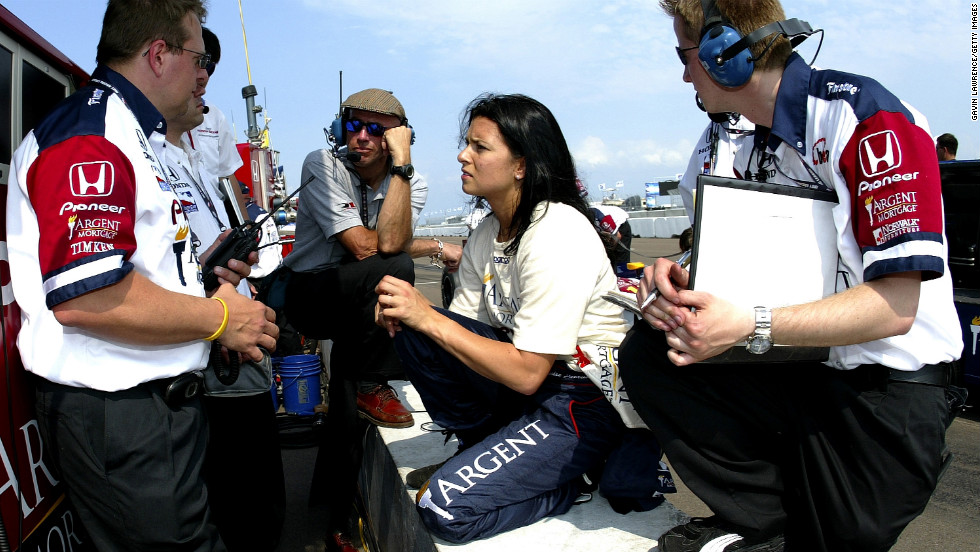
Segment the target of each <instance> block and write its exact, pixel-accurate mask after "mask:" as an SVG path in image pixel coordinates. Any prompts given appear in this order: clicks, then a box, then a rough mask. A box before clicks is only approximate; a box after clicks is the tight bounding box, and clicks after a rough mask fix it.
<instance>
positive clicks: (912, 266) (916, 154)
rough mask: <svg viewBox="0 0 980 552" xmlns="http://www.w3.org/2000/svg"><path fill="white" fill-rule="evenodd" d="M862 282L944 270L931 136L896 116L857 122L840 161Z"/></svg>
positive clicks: (939, 198) (927, 276)
mask: <svg viewBox="0 0 980 552" xmlns="http://www.w3.org/2000/svg"><path fill="white" fill-rule="evenodd" d="M839 169H840V171H841V174H842V175H843V176H844V180H845V181H846V182H847V185H848V187H849V189H850V194H851V199H852V209H853V212H852V221H853V232H854V236H855V239H856V240H857V243H858V246H859V247H860V248H861V254H862V259H863V268H864V280H865V281H870V280H873V279H875V278H879V277H881V276H885V275H887V274H895V273H901V272H910V271H921V272H922V279H923V280H930V279H934V278H938V277H939V276H941V275H942V274H943V271H944V268H943V267H944V264H945V263H944V260H945V247H946V246H945V244H944V243H943V208H942V189H941V185H940V178H939V165H938V162H937V160H936V153H935V146H934V144H933V142H932V138H930V137H929V135H928V134H927V133H926V132H925V131H924V130H923V129H921V128H920V127H918V126H916V125H915V124H913V123H912V122H910V121H909V119H908V118H907V117H906V116H905V115H903V114H901V113H892V112H886V111H879V112H878V113H876V114H874V115H872V116H871V117H869V118H867V119H865V120H864V121H862V122H860V123H858V125H857V128H856V129H855V132H854V134H853V136H852V137H851V139H850V140H849V141H848V142H847V144H846V145H845V147H844V150H843V152H842V155H841V158H840V166H839Z"/></svg>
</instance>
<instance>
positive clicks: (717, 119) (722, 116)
mask: <svg viewBox="0 0 980 552" xmlns="http://www.w3.org/2000/svg"><path fill="white" fill-rule="evenodd" d="M694 103H696V104H698V109H700V110H701V111H704V112H705V113H707V114H708V118H709V119H711V122H713V123H718V124H719V125H720V124H722V123H727V122H729V121H731V120H732V115H733V114H732V113H727V112H724V111H723V112H721V113H711V112H709V111H708V110H707V109H706V108H705V107H704V102H702V101H701V96H699V95H698V93H697V92H695V93H694Z"/></svg>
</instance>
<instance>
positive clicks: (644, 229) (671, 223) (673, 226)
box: [414, 213, 691, 238]
mask: <svg viewBox="0 0 980 552" xmlns="http://www.w3.org/2000/svg"><path fill="white" fill-rule="evenodd" d="M642 214H644V215H645V214H646V213H642ZM629 221H630V228H632V229H633V235H634V236H636V237H638V238H673V237H677V236H679V235H680V234H681V232H683V231H684V229H685V228H687V227H688V226H690V225H691V223H690V221H688V219H687V215H684V216H670V217H659V216H634V214H633V213H630V219H629ZM468 234H469V228H467V226H466V225H465V224H437V225H433V226H418V227H416V228H415V234H414V235H415V237H416V238H428V237H431V236H464V237H465V236H467V235H468Z"/></svg>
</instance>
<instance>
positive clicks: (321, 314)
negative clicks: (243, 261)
mask: <svg viewBox="0 0 980 552" xmlns="http://www.w3.org/2000/svg"><path fill="white" fill-rule="evenodd" d="M339 123H340V125H341V127H340V128H341V129H340V130H339V135H335V136H334V137H333V138H334V140H336V141H337V145H338V146H342V147H339V148H337V149H338V150H339V151H341V152H344V153H337V152H335V151H331V150H329V149H320V150H317V151H314V152H312V153H310V154H309V155H308V156H307V157H306V160H305V161H304V163H303V171H302V174H301V178H300V181H301V185H305V186H306V187H305V188H304V189H303V192H302V193H301V195H300V201H299V212H298V213H297V219H296V243H295V245H294V247H293V251H292V252H291V253H290V254H289V255H288V256H287V257H286V259H285V261H284V264H285V265H286V266H287V267H288V268H289V269H291V270H292V271H293V274H292V276H291V279H290V283H289V285H288V287H287V292H286V302H285V314H286V318H287V319H288V321H289V322H290V323H291V324H292V325H293V326H294V327H295V328H296V330H297V331H299V333H301V334H303V335H305V336H306V337H308V338H314V339H331V340H333V345H332V350H331V353H330V385H329V406H330V408H329V410H328V413H327V423H326V426H327V427H326V430H325V431H324V433H323V435H324V441H323V442H322V443H321V446H320V454H319V455H318V457H317V464H316V469H315V471H314V476H313V488H312V490H311V501H313V502H322V501H323V500H324V499H325V498H327V497H329V503H330V507H331V523H330V525H331V527H330V528H331V531H332V532H333V534H334V535H333V537H331V540H332V541H333V542H334V544H337V543H341V542H346V541H344V539H346V538H347V537H346V536H345V533H346V522H347V518H348V513H349V511H350V510H349V508H350V505H351V502H352V498H353V494H354V482H355V479H356V474H357V469H358V466H359V465H360V449H359V447H360V439H361V435H363V429H362V428H359V426H360V424H359V423H358V422H357V420H358V417H360V418H363V419H366V420H367V421H369V422H371V423H373V424H377V425H380V426H384V427H410V426H411V425H412V424H413V423H414V420H413V418H412V414H411V413H410V412H409V411H408V410H407V409H405V407H404V406H403V405H402V404H401V402H400V401H399V400H398V397H397V395H395V393H394V390H393V389H391V387H390V386H388V381H389V380H392V379H404V376H403V373H402V367H401V363H400V362H399V360H398V356H397V355H396V354H395V351H394V348H393V346H392V343H391V339H390V338H389V337H388V333H387V331H385V330H384V329H382V328H379V327H378V326H376V325H375V323H374V309H375V306H376V304H377V294H376V293H375V291H374V288H375V286H376V285H377V284H378V282H380V280H381V278H382V277H384V276H385V275H387V274H390V275H392V276H395V277H398V278H401V279H404V280H406V281H409V282H414V281H415V265H414V263H413V261H412V258H413V257H422V256H429V257H431V258H432V259H433V260H434V262H435V261H438V260H441V261H442V262H444V263H446V264H447V265H448V266H449V267H450V268H455V267H458V266H459V258H460V255H461V253H462V248H460V247H459V246H455V245H452V244H444V243H443V242H441V241H439V240H436V239H431V238H430V239H413V238H412V230H413V228H414V225H415V222H416V220H417V219H418V216H419V213H420V212H421V211H422V208H423V207H424V206H425V200H426V197H427V195H428V185H427V184H426V183H425V180H423V179H422V177H421V176H420V175H419V174H418V173H416V172H415V169H414V167H413V166H412V157H411V144H412V134H413V130H412V129H411V127H409V126H408V119H407V117H406V116H405V109H404V108H403V107H402V104H401V102H399V101H398V99H397V98H395V96H393V95H392V94H391V93H390V92H388V91H385V90H380V89H377V88H369V89H367V90H362V91H360V92H356V93H354V94H351V96H350V97H348V98H347V99H346V100H345V101H344V102H343V103H342V104H341V114H340V121H339ZM334 129H335V131H334V132H335V133H337V129H336V126H335V127H334ZM337 546H338V547H340V548H343V547H344V546H346V544H337Z"/></svg>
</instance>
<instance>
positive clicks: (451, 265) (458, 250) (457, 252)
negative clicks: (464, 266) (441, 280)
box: [442, 243, 463, 272]
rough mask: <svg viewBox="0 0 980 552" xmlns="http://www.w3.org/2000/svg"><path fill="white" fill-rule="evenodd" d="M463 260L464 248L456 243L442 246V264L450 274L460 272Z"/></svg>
mask: <svg viewBox="0 0 980 552" xmlns="http://www.w3.org/2000/svg"><path fill="white" fill-rule="evenodd" d="M462 258H463V248H462V247H461V246H458V245H456V244H454V243H443V244H442V263H443V264H444V265H446V268H447V269H449V272H456V271H457V270H459V261H460V259H462Z"/></svg>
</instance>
